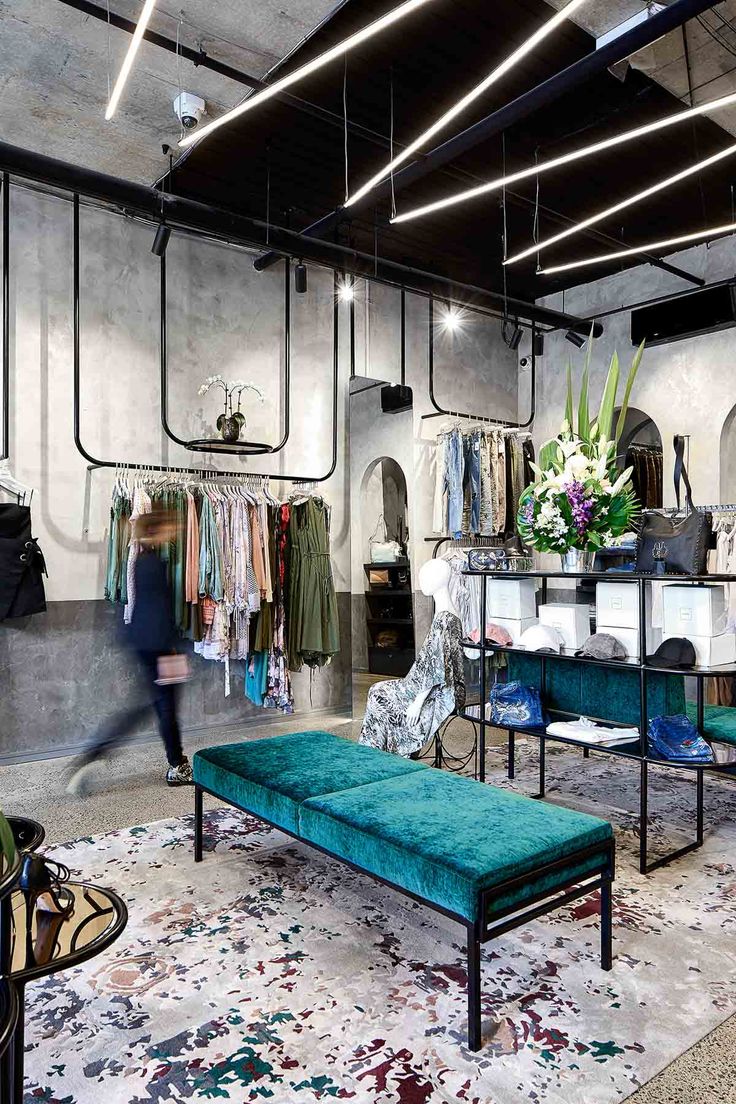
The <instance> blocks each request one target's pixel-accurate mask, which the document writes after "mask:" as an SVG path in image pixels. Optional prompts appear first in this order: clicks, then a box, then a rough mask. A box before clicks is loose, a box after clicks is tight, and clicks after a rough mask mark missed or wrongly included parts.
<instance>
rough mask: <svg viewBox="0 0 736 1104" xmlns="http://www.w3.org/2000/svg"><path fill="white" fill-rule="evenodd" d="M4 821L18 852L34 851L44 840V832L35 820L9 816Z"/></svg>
mask: <svg viewBox="0 0 736 1104" xmlns="http://www.w3.org/2000/svg"><path fill="white" fill-rule="evenodd" d="M6 819H7V821H8V824H9V825H10V830H11V832H12V833H13V839H14V840H15V846H16V847H17V848H18V850H19V851H35V850H37V848H39V847H40V846H41V844H42V843H43V841H44V839H45V838H46V831H45V829H44V827H43V825H42V824H39V823H38V821H37V820H31V818H30V817H21V816H9V817H7V818H6Z"/></svg>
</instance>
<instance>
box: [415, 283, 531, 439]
mask: <svg viewBox="0 0 736 1104" xmlns="http://www.w3.org/2000/svg"><path fill="white" fill-rule="evenodd" d="M466 309H467V310H472V309H473V308H472V307H467V308H466ZM427 322H428V330H427V335H428V337H427V342H428V349H427V360H428V369H429V401H430V402H431V404H432V406H433V407H434V410H435V413H434V414H423V415H422V421H426V420H427V419H428V418H437V417H439V416H440V415H449V416H451V417H455V418H468V419H470V420H471V421H481V422H488V423H489V424H491V425H497V426H505V427H507V428H508V429H528V428H529V426H530V425H531V424H532V422H533V421H534V415H535V412H536V391H537V354H536V349H535V344H536V343H535V341H534V338H535V335H536V324H535V323H534V322H532V368H531V396H530V406H531V410H530V413H529V417H528V418H527V420H526V421H525V422H513V421H509V420H508V419H501V418H488V417H486V416H485V415H482V414H473V413H470V412H468V411H463V410H445V409H444V407H441V406H440V405H439V403H438V402H437V399H436V397H435V393H434V343H435V324H434V298H433V296H431V295H430V297H429V309H428V314H427Z"/></svg>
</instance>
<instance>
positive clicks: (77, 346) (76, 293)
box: [72, 192, 340, 483]
mask: <svg viewBox="0 0 736 1104" xmlns="http://www.w3.org/2000/svg"><path fill="white" fill-rule="evenodd" d="M72 269H73V311H72V319H73V365H74V372H73V381H74V382H73V406H74V444H75V445H76V447H77V451H78V452H79V453H80V454H81V455H82V456H83V457H84V459H85V460H86V461H87V462H88V464H89V470H90V471H95V470H97V469H98V468H112V469H116V468H119V469H122V470H131V469H133V470H142V469H145V470H147V471H158V472H180V473H182V474H187V475H200V476H202V475H208V474H210V473H213V474H215V475H217V476H231V477H232V476H237V477H241V476H244V475H256V476H259V477H262V478H264V479H266V478H268V479H273V480H275V481H278V480H282V481H283V482H286V483H324V482H325V481H326V480H327V479H329V478H330V476H331V475H333V473H334V471H335V468H336V467H337V419H338V374H339V351H340V350H339V337H340V315H339V309H338V298H337V273H335V274H334V297H333V299H334V304H333V315H332V343H333V356H332V462H331V464H330V467H329V468H328V470H327V471H326V472H325V473H324V474H323V475H318V476H315V475H289V474H286V473H281V472H252V473H251V472H243V471H220V470H217V469H212V468H204V467H202V468H187V467H181V466H180V465H178V464H144V463H140V462H139V461H125V460H100V459H98V458H97V457H96V456H93V455H92V453H90V452H89V451H88V449H86V448H85V446H84V444H83V443H82V438H81V402H80V398H81V395H80V392H81V386H80V384H81V326H80V241H79V193H77V192H75V193H74V197H73V251H72Z"/></svg>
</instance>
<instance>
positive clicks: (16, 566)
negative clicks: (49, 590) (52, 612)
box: [0, 502, 46, 621]
mask: <svg viewBox="0 0 736 1104" xmlns="http://www.w3.org/2000/svg"><path fill="white" fill-rule="evenodd" d="M45 573H46V565H45V563H44V560H43V553H42V552H41V549H40V548H39V547H38V545H37V543H36V541H35V539H34V538H33V537H32V536H31V510H30V507H28V506H16V504H15V503H13V502H1V503H0V621H5V620H9V619H10V618H13V617H28V616H29V615H30V614H32V613H43V612H44V611H45V609H46V595H45V593H44V587H43V577H44V575H45Z"/></svg>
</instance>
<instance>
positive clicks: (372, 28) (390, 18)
mask: <svg viewBox="0 0 736 1104" xmlns="http://www.w3.org/2000/svg"><path fill="white" fill-rule="evenodd" d="M427 3H429V0H407V2H406V3H405V4H399V6H398V7H397V8H394V9H393V10H392V11H390V12H387V13H386V15H383V16H381V18H380V19H376V20H374V21H373V23H369V24H368V26H367V27H363V29H362V30H361V31H356V33H355V34H352V35H350V36H349V37H348V38H346V39H343V41H342V42H338V43H337V45H336V46H333V47H332V48H331V49H330V50H327V51H325V53H324V54H320V55H319V57H316V58H314V60H313V61H309V62H307V64H306V65H302V66H301V68H300V69H296V70H295V71H294V72H293V73H290V74H289V75H288V76H286V77H282V78H281V80H277V81H274V83H273V84H269V86H268V88H264V89H263V90H262V91H261V92H257V93H256V94H255V95H254V96H248V98H247V99H245V100H243V101H242V103H239V104H238V105H237V107H234V108H233V109H232V110H231V111H228V112H226V113H225V114H224V115H220V117H219V118H217V119H213V120H212V122H211V123H207V126H203V127H200V128H199V130H197V131H196V132H193V133H192V134H187V135H185V136H184V137H183V138H182V139H181V141H180V142H179V145H180V146H191V145H192V143H193V142H199V141H201V140H202V138H206V137H207V135H208V134H212V132H213V130H217V129H218V128H219V127H221V126H225V125H226V124H227V123H229V122H232V120H233V119H237V118H239V116H241V115H244V114H245V113H246V111H252V110H253V108H254V107H258V105H259V104H262V103H264V101H265V100H270V99H273V97H274V96H278V94H279V92H283V91H284V89H285V88H290V87H291V86H292V84H296V83H297V81H300V80H303V79H304V77H308V76H309V74H310V73H316V72H317V70H318V69H322V68H323V67H324V66H325V65H329V63H330V62H331V61H334V60H335V58H339V57H342V56H343V55H344V54H347V53H348V52H349V51H350V50H353V49H355V47H356V46H360V44H361V43H362V42H367V41H368V39H369V38H373V37H374V35H377V34H379V33H380V32H381V31H383V30H385V29H386V27H390V26H391V25H392V24H393V23H398V21H399V20H400V19H403V18H404V17H405V16H407V15H411V13H412V12H413V11H416V10H417V8H421V7H422V6H423V5H424V4H427Z"/></svg>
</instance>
